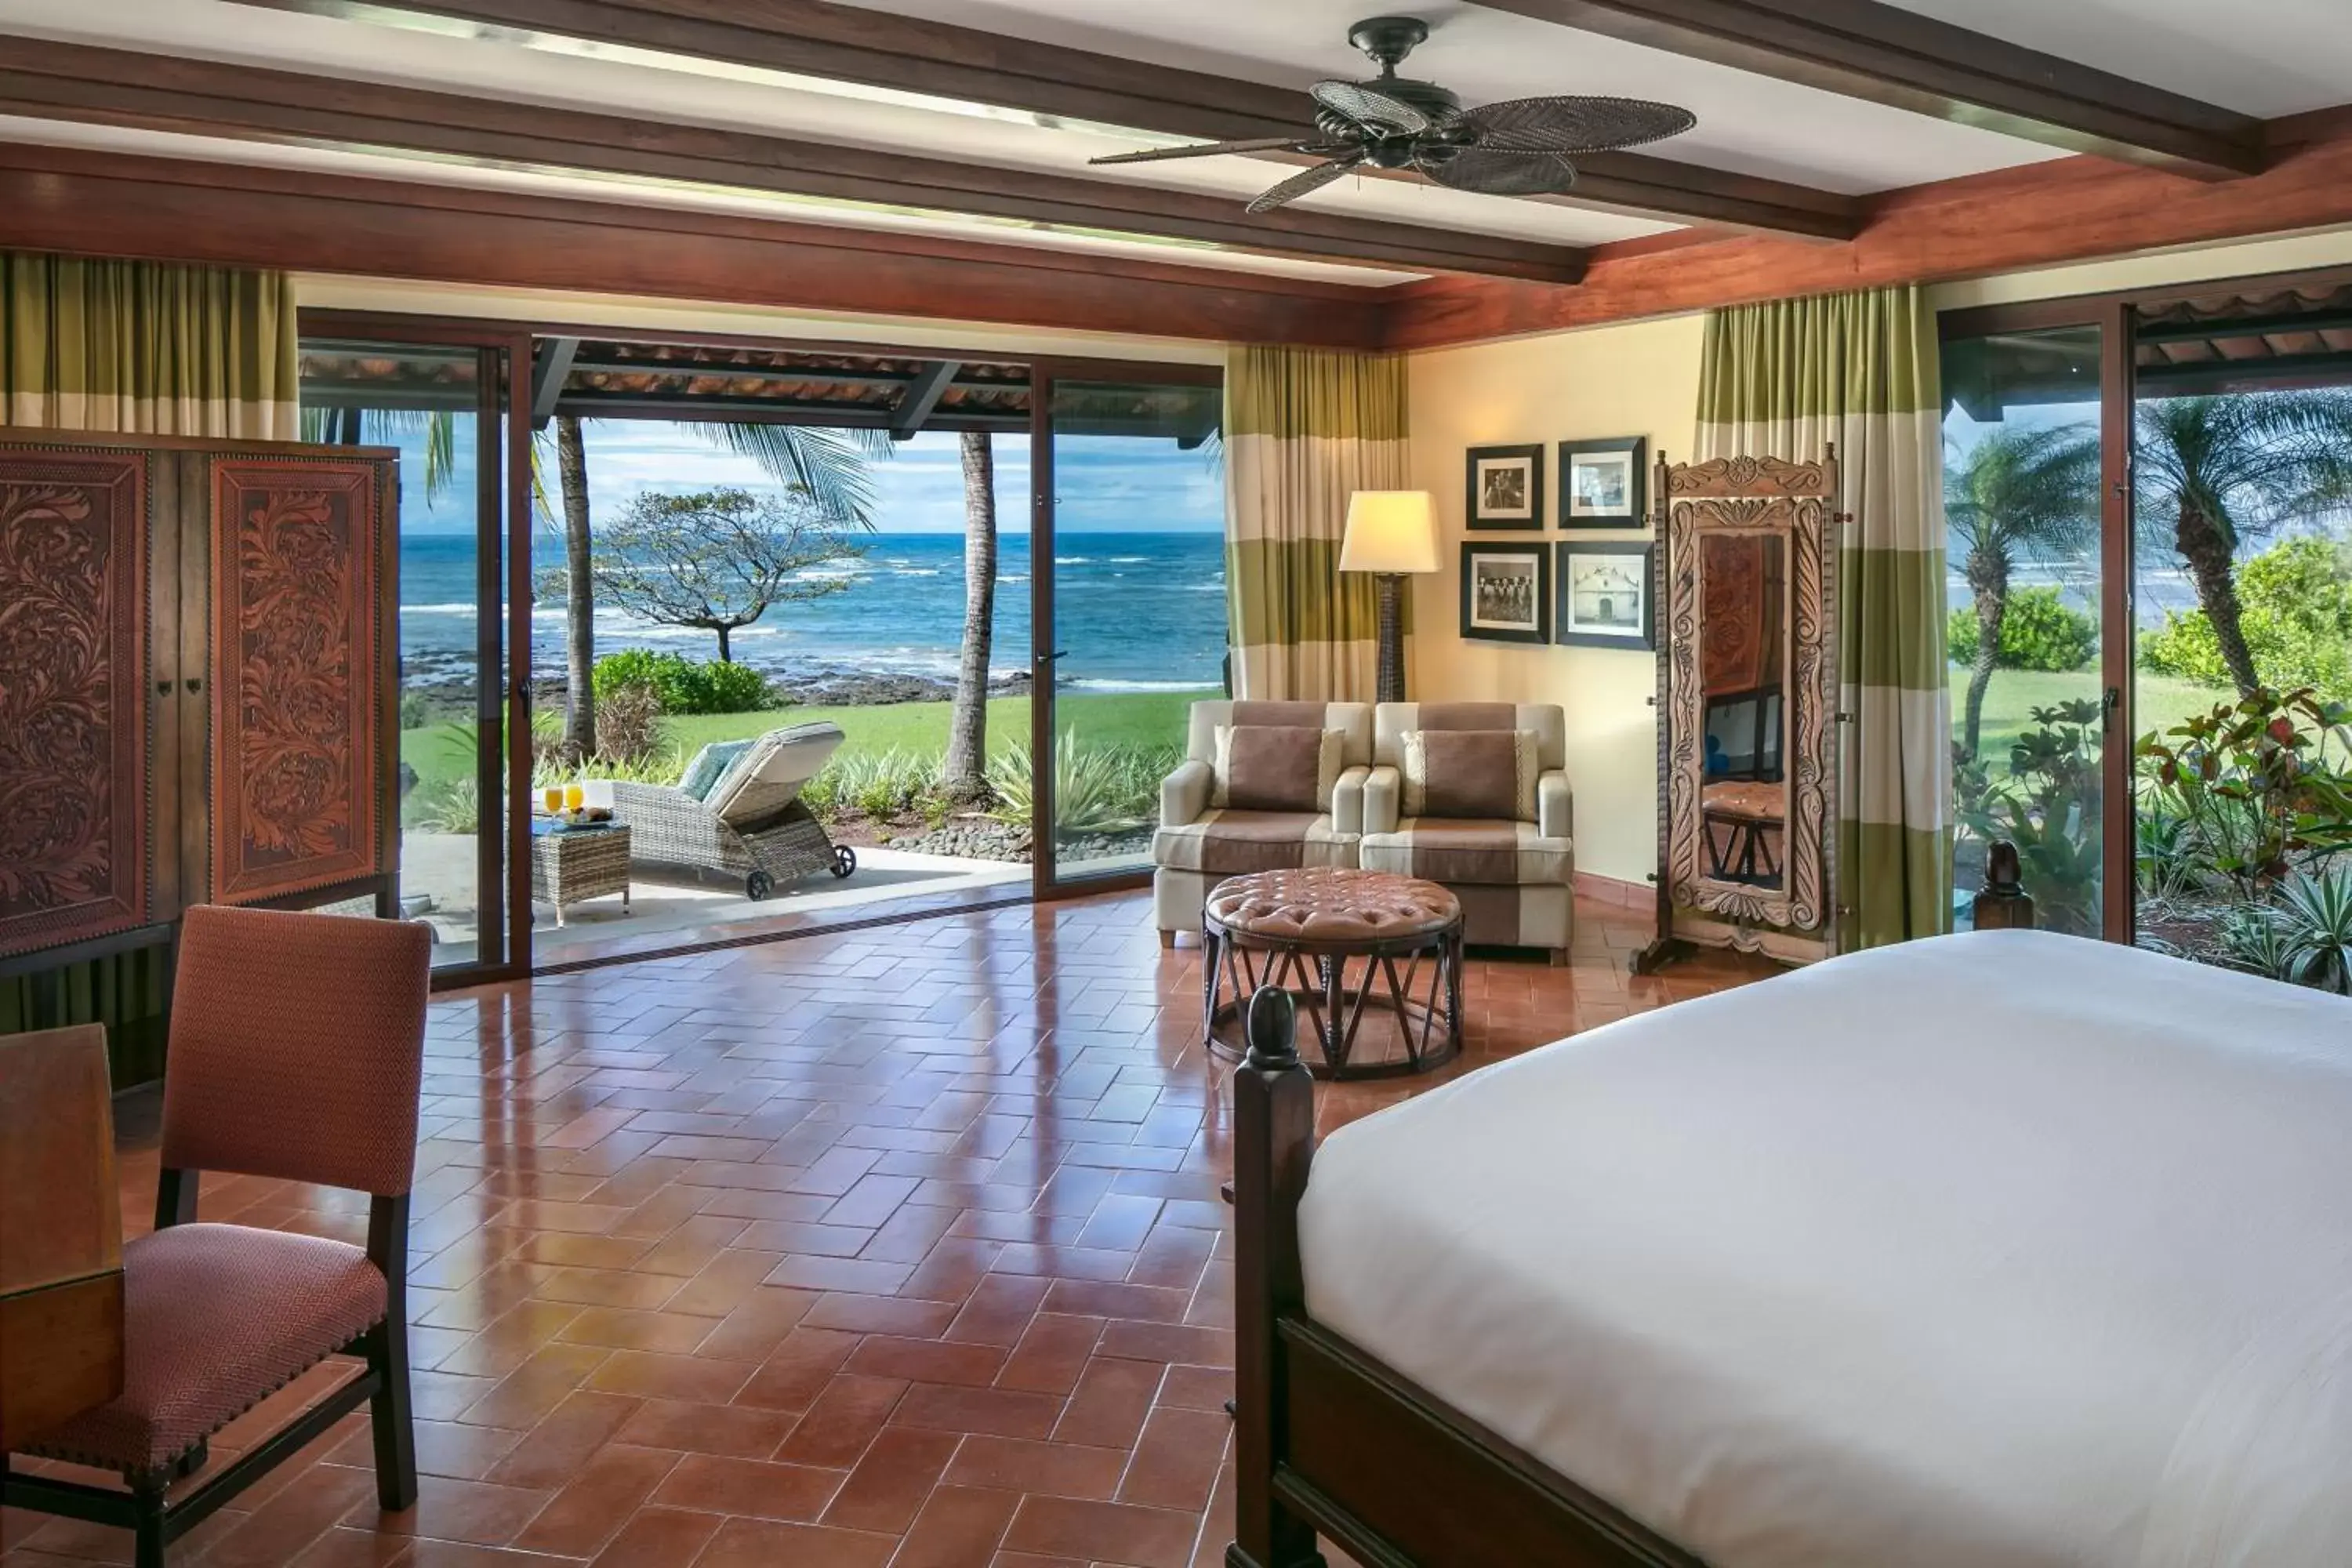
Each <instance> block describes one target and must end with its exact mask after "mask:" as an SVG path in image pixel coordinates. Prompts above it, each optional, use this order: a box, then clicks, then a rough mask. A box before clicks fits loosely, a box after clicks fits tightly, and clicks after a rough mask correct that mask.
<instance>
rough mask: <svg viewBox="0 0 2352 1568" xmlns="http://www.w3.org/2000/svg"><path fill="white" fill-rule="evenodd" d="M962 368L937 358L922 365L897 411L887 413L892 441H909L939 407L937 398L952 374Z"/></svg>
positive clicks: (942, 394) (954, 363)
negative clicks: (922, 367)
mask: <svg viewBox="0 0 2352 1568" xmlns="http://www.w3.org/2000/svg"><path fill="white" fill-rule="evenodd" d="M962 368H963V366H962V365H961V364H959V363H956V362H955V361H954V360H951V359H943V360H937V361H934V362H933V363H930V364H929V365H927V366H925V367H924V370H923V373H922V374H920V375H919V376H918V377H917V378H916V379H915V380H914V382H913V383H912V384H909V385H908V388H907V392H906V395H905V396H904V397H902V398H901V399H900V400H899V403H898V410H897V411H896V412H895V413H893V414H892V415H891V416H890V438H891V439H892V440H894V441H911V440H913V439H914V438H915V437H916V435H917V433H918V432H919V431H920V430H921V429H922V427H923V424H924V422H925V421H926V420H928V419H929V418H930V416H931V415H932V413H933V412H934V411H935V410H936V409H937V408H938V407H939V405H940V398H942V397H944V396H946V395H947V390H948V387H949V385H950V384H951V383H952V382H953V381H954V380H955V378H956V373H957V372H958V371H961V369H962Z"/></svg>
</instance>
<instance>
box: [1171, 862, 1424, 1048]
mask: <svg viewBox="0 0 2352 1568" xmlns="http://www.w3.org/2000/svg"><path fill="white" fill-rule="evenodd" d="M1201 938H1202V1009H1203V1015H1204V1016H1203V1020H1202V1031H1203V1034H1204V1036H1205V1037H1206V1039H1207V1042H1208V1045H1209V1047H1210V1049H1211V1050H1213V1051H1214V1052H1216V1053H1217V1054H1218V1055H1220V1056H1223V1057H1225V1058H1230V1059H1234V1060H1238V1059H1240V1057H1241V1056H1242V1054H1243V1047H1242V1046H1241V1044H1240V1043H1239V1042H1237V1041H1235V1040H1229V1039H1227V1038H1225V1037H1223V1035H1222V1034H1221V1032H1220V1031H1221V1030H1223V1028H1225V1027H1226V1026H1230V1025H1231V1024H1233V1023H1234V1019H1235V1018H1236V1016H1238V1014H1239V1012H1240V1010H1241V1008H1242V1007H1243V1006H1244V1005H1245V1004H1246V1003H1247V1001H1248V999H1249V996H1250V994H1251V993H1253V992H1255V990H1256V989H1257V988H1258V987H1259V986H1260V985H1281V986H1284V987H1285V988H1286V989H1287V990H1289V992H1290V994H1291V995H1292V997H1293V998H1294V999H1295V1000H1296V1001H1297V1003H1298V1005H1299V1008H1300V1010H1301V1012H1303V1013H1304V1014H1305V1015H1306V1016H1307V1021H1308V1022H1309V1024H1310V1025H1311V1026H1312V1028H1311V1033H1312V1038H1313V1041H1314V1043H1315V1044H1316V1045H1317V1046H1319V1047H1320V1058H1319V1059H1318V1058H1316V1056H1314V1055H1313V1054H1310V1053H1306V1052H1302V1057H1303V1058H1304V1059H1306V1061H1307V1066H1308V1067H1310V1068H1313V1069H1314V1070H1315V1072H1316V1074H1317V1075H1318V1077H1323V1078H1331V1079H1356V1078H1388V1077H1393V1076H1396V1075H1399V1074H1402V1073H1414V1072H1428V1071H1431V1070H1433V1069H1434V1068H1439V1067H1442V1066H1444V1064H1445V1063H1446V1062H1448V1061H1451V1060H1452V1059H1453V1058H1454V1055H1455V1053H1457V1052H1458V1051H1460V1050H1461V1048H1462V904H1461V900H1458V899H1456V898H1455V897H1454V895H1453V894H1452V893H1451V892H1448V891H1447V890H1446V889H1444V888H1442V887H1440V886H1438V885H1437V884H1436V883H1434V882H1425V881H1423V880H1421V879H1418V878H1413V877H1402V876H1397V875H1395V874H1393V873H1391V872H1385V871H1356V870H1345V869H1340V868H1324V867H1310V868H1306V869H1302V870H1292V871H1260V872H1257V873H1255V874H1253V875H1250V876H1245V877H1229V878H1227V879H1225V880H1223V881H1222V882H1220V883H1218V884H1217V886H1216V887H1215V888H1214V889H1213V890H1212V891H1211V892H1210V894H1209V899H1208V902H1207V903H1206V905H1204V906H1203V908H1202V911H1201ZM1350 961H1356V962H1358V963H1360V969H1359V972H1358V973H1357V976H1356V979H1355V981H1354V984H1349V973H1348V967H1349V962H1350ZM1400 961H1402V963H1403V969H1402V973H1400V971H1399V967H1398V966H1399V962H1400ZM1424 963H1425V964H1427V965H1428V968H1429V980H1428V984H1427V987H1426V990H1425V992H1424V991H1423V987H1422V986H1421V985H1420V984H1419V982H1420V979H1421V971H1422V968H1423V964H1424ZM1229 988H1230V993H1231V994H1230V997H1229V996H1228V994H1227V993H1228V989H1229ZM1367 1013H1372V1014H1375V1015H1383V1016H1385V1017H1384V1023H1392V1025H1393V1027H1392V1028H1383V1029H1382V1030H1381V1032H1382V1033H1385V1034H1388V1035H1390V1036H1391V1037H1392V1038H1391V1041H1390V1042H1389V1046H1390V1048H1388V1049H1386V1050H1384V1051H1383V1052H1382V1053H1381V1055H1380V1056H1378V1057H1377V1058H1373V1057H1370V1056H1365V1055H1359V1047H1360V1045H1361V1044H1363V1043H1365V1042H1364V1039H1363V1026H1364V1022H1365V1016H1366V1014H1367ZM1303 1043H1304V1042H1302V1044H1303Z"/></svg>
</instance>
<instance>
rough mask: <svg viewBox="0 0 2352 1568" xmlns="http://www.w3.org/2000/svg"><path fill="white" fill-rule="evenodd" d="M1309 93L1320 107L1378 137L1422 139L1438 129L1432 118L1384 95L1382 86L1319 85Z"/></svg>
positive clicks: (1343, 83) (1342, 83) (1370, 83)
mask: <svg viewBox="0 0 2352 1568" xmlns="http://www.w3.org/2000/svg"><path fill="white" fill-rule="evenodd" d="M1307 90H1308V91H1309V92H1310V93H1312V94H1313V95H1314V99H1315V101H1316V102H1317V103H1318V104H1319V105H1321V106H1322V107H1323V108H1325V109H1328V110H1330V111H1331V112H1332V113H1334V114H1336V115H1338V116H1339V118H1340V119H1342V120H1345V121H1348V122H1349V124H1351V125H1360V126H1362V127H1363V128H1364V129H1365V130H1367V131H1369V132H1372V133H1373V134H1374V135H1378V136H1420V135H1423V134H1425V133H1426V132H1430V131H1432V130H1434V129H1435V122H1434V121H1432V120H1431V119H1430V118H1429V116H1428V115H1426V114H1424V113H1423V112H1422V111H1421V110H1419V109H1416V108H1415V107H1413V106H1412V104H1410V103H1407V102H1406V101H1405V100H1403V99H1401V98H1392V97H1391V96H1390V95H1389V94H1387V93H1385V92H1382V91H1381V88H1380V83H1378V82H1360V81H1318V82H1317V83H1316V84H1315V85H1314V86H1313V87H1312V88H1310V89H1307Z"/></svg>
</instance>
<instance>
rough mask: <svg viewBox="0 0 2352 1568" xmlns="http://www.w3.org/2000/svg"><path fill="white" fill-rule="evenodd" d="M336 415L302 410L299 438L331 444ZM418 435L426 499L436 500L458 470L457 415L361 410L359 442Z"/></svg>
mask: <svg viewBox="0 0 2352 1568" xmlns="http://www.w3.org/2000/svg"><path fill="white" fill-rule="evenodd" d="M335 412H336V411H335V410H332V409H327V408H319V407H306V408H304V409H302V410H301V416H300V417H301V422H302V423H301V431H302V439H303V440H305V441H309V442H312V443H314V444H316V443H323V442H328V441H332V440H333V439H334V438H335V436H334V423H335V422H334V414H335ZM419 435H421V436H422V437H424V442H423V447H424V453H423V455H424V458H425V500H440V499H441V498H442V496H444V495H446V494H447V493H448V489H449V481H450V479H451V478H452V477H453V476H454V475H456V473H457V416H456V415H455V414H452V413H447V412H435V411H433V410H431V409H425V408H362V409H361V410H360V440H361V441H362V443H369V442H373V443H375V444H378V445H382V446H394V445H397V444H399V443H400V442H401V441H402V440H404V439H405V438H406V437H410V436H419Z"/></svg>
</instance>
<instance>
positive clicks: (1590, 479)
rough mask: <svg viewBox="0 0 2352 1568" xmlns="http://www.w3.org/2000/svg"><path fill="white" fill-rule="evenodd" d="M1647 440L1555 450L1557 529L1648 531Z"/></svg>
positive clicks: (1565, 445)
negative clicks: (1557, 477) (1627, 529)
mask: <svg viewBox="0 0 2352 1568" xmlns="http://www.w3.org/2000/svg"><path fill="white" fill-rule="evenodd" d="M1649 458H1650V438H1649V437H1646V436H1614V437H1608V438H1606V439H1602V440H1596V441H1562V442H1561V443H1560V444H1559V525H1560V527H1562V528H1647V527H1649V526H1650V510H1649V501H1650V471H1649Z"/></svg>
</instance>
